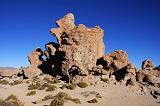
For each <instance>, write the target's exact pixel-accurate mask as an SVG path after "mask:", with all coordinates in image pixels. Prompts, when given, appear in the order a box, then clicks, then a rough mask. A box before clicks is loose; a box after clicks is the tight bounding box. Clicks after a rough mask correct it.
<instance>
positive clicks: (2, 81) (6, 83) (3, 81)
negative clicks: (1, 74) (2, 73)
mask: <svg viewBox="0 0 160 106" xmlns="http://www.w3.org/2000/svg"><path fill="white" fill-rule="evenodd" d="M0 84H2V85H8V84H9V82H8V81H7V80H0Z"/></svg>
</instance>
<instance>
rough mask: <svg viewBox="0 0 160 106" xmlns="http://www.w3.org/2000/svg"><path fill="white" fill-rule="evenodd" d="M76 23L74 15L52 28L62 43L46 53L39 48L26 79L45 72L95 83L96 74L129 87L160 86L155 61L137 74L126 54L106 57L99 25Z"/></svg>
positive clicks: (31, 57)
mask: <svg viewBox="0 0 160 106" xmlns="http://www.w3.org/2000/svg"><path fill="white" fill-rule="evenodd" d="M74 21H75V20H74V16H73V14H71V13H69V14H67V15H66V16H64V17H63V18H61V19H60V20H58V21H56V24H57V26H58V28H52V29H51V31H50V32H51V34H53V35H54V36H55V37H56V39H57V42H58V43H54V42H50V43H48V44H46V45H45V49H46V50H44V51H42V50H41V49H40V48H36V49H35V50H34V51H33V52H32V53H31V54H30V55H29V56H28V59H29V62H30V66H29V67H28V68H25V69H24V74H25V76H26V77H28V78H32V77H35V76H38V75H40V73H41V72H43V73H47V74H51V75H52V76H57V75H59V76H61V78H62V79H63V80H65V81H69V82H71V83H78V82H86V83H94V82H95V80H96V79H95V75H97V76H100V77H101V78H102V79H104V78H105V79H112V81H113V80H114V81H113V82H124V83H125V84H126V85H128V84H129V85H136V84H137V82H139V84H144V83H148V84H151V85H155V84H159V83H160V66H159V67H156V68H154V65H153V63H152V61H150V60H145V61H143V63H142V69H141V70H139V71H137V69H136V67H135V66H134V65H133V64H132V63H129V59H128V54H127V53H126V52H125V51H123V50H117V51H114V52H112V53H110V54H104V48H105V45H104V42H103V35H104V31H103V30H102V29H101V28H100V27H99V26H95V27H94V28H87V27H86V26H85V25H83V24H79V25H78V26H76V25H75V23H74ZM42 56H45V57H46V59H43V58H42Z"/></svg>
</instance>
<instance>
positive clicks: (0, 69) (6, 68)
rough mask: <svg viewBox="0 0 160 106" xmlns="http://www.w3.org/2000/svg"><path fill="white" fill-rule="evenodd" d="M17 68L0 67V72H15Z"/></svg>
mask: <svg viewBox="0 0 160 106" xmlns="http://www.w3.org/2000/svg"><path fill="white" fill-rule="evenodd" d="M16 69H17V68H15V67H0V71H3V70H16Z"/></svg>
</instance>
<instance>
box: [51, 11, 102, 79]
mask: <svg viewBox="0 0 160 106" xmlns="http://www.w3.org/2000/svg"><path fill="white" fill-rule="evenodd" d="M56 23H57V25H58V28H52V29H51V33H52V34H53V35H55V36H56V38H57V40H58V44H59V48H58V51H59V52H61V53H62V54H63V56H62V57H63V59H62V63H61V69H62V72H63V74H64V75H67V76H70V75H71V73H72V75H88V74H89V70H92V68H93V67H94V66H96V62H97V59H98V58H100V57H102V56H103V54H104V53H103V51H104V47H105V46H104V43H103V35H104V32H103V30H102V29H101V28H100V27H98V26H96V27H94V28H87V27H86V26H85V25H82V24H80V25H78V26H76V25H75V24H74V16H73V14H71V13H69V14H67V15H66V16H64V17H63V18H62V19H60V20H58V21H57V22H56ZM73 73H74V74H73Z"/></svg>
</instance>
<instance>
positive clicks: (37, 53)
mask: <svg viewBox="0 0 160 106" xmlns="http://www.w3.org/2000/svg"><path fill="white" fill-rule="evenodd" d="M42 56H43V51H42V50H41V49H40V48H36V49H35V50H33V51H32V52H31V53H30V54H29V56H28V60H29V62H30V66H29V67H27V68H24V69H23V71H24V76H25V77H27V78H33V77H36V76H39V75H40V74H41V73H42V71H41V70H40V69H39V66H41V65H42V64H43V58H42Z"/></svg>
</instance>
